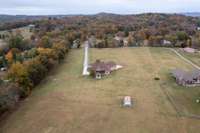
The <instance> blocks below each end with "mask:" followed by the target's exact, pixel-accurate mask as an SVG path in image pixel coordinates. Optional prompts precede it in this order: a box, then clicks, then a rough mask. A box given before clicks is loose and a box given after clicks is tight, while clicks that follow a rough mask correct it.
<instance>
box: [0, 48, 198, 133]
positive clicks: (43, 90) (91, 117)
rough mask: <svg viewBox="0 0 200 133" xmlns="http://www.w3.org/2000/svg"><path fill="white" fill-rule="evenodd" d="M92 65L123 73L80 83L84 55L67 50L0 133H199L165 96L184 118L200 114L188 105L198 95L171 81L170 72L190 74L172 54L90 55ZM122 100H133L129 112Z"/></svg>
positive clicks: (151, 50)
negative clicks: (105, 64) (102, 63)
mask: <svg viewBox="0 0 200 133" xmlns="http://www.w3.org/2000/svg"><path fill="white" fill-rule="evenodd" d="M96 59H103V60H112V61H115V62H117V63H118V64H121V65H123V66H124V68H123V69H121V70H119V71H116V72H114V73H112V75H110V76H109V77H107V78H105V79H103V80H94V79H93V78H91V77H83V76H82V75H81V74H82V63H83V49H80V50H71V51H70V53H69V55H68V57H67V58H66V60H65V61H64V63H63V64H62V65H60V66H59V67H57V68H56V70H55V71H54V72H52V73H51V75H50V76H49V77H48V78H47V79H46V80H45V81H44V82H43V83H41V85H40V86H38V87H37V88H36V89H35V90H34V91H33V93H32V95H31V96H30V97H29V98H28V99H27V100H25V101H24V102H23V103H22V104H21V106H20V107H19V108H18V109H17V110H16V111H15V112H13V113H12V114H11V115H10V116H9V117H8V118H7V119H6V120H3V121H2V122H1V123H2V124H1V126H0V129H1V130H0V132H2V133H199V129H200V120H197V119H191V118H185V117H179V116H178V115H177V112H176V110H175V109H174V107H173V106H172V104H171V103H170V102H169V100H168V99H167V97H166V95H165V94H164V92H163V88H162V86H164V87H165V89H167V90H168V91H169V92H170V94H171V95H172V96H173V97H178V98H177V100H180V99H181V100H183V101H181V103H180V101H177V104H178V105H179V104H180V105H181V106H180V108H181V109H183V111H184V112H191V113H199V106H197V105H196V104H193V100H192V99H193V95H196V93H199V89H197V88H193V89H191V88H188V89H187V90H186V88H183V87H178V86H177V85H176V84H175V83H174V80H172V79H171V77H170V74H169V73H170V70H171V69H174V68H179V67H180V68H183V69H187V70H189V69H192V67H191V66H190V65H188V64H187V63H185V62H184V61H182V60H181V59H179V58H178V57H177V56H176V55H175V54H174V53H173V52H171V51H168V50H166V49H162V48H148V47H144V48H119V49H118V48H116V49H90V61H95V60H96ZM154 77H160V81H155V80H154ZM163 84H164V85H163ZM193 91H196V92H195V93H193ZM182 94H184V97H186V96H187V97H186V99H184V97H182ZM126 95H130V96H131V97H132V98H133V100H134V106H133V107H132V108H123V107H121V101H122V98H123V97H124V96H126ZM190 104H192V106H189V105H190ZM184 105H185V106H184Z"/></svg>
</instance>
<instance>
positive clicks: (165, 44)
mask: <svg viewBox="0 0 200 133" xmlns="http://www.w3.org/2000/svg"><path fill="white" fill-rule="evenodd" d="M163 45H164V46H171V45H172V42H171V41H168V40H163Z"/></svg>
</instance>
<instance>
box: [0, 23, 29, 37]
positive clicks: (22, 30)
mask: <svg viewBox="0 0 200 133" xmlns="http://www.w3.org/2000/svg"><path fill="white" fill-rule="evenodd" d="M12 32H13V33H14V34H16V33H17V32H20V33H21V35H22V36H23V37H24V39H30V38H31V35H32V34H33V33H32V32H30V28H29V27H28V26H25V27H21V28H16V29H12ZM0 34H6V35H9V34H10V33H9V32H8V31H7V30H6V31H0Z"/></svg>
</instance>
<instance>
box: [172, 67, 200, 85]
mask: <svg viewBox="0 0 200 133" xmlns="http://www.w3.org/2000/svg"><path fill="white" fill-rule="evenodd" d="M172 76H173V77H174V78H175V79H176V82H177V84H179V85H182V86H187V87H193V86H200V70H193V71H184V70H182V69H175V70H173V71H172Z"/></svg>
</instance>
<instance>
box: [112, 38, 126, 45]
mask: <svg viewBox="0 0 200 133" xmlns="http://www.w3.org/2000/svg"><path fill="white" fill-rule="evenodd" d="M114 44H115V47H123V46H124V40H123V37H120V36H115V37H114Z"/></svg>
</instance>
